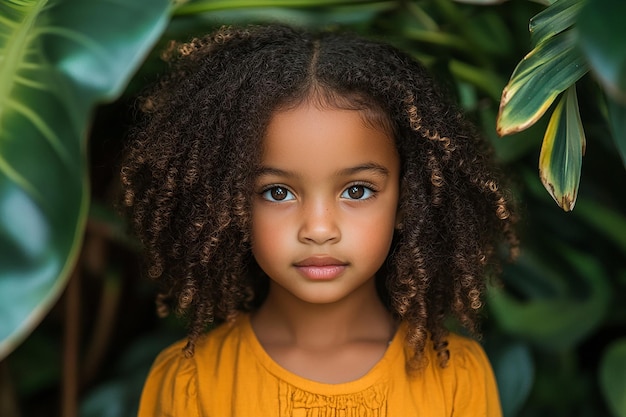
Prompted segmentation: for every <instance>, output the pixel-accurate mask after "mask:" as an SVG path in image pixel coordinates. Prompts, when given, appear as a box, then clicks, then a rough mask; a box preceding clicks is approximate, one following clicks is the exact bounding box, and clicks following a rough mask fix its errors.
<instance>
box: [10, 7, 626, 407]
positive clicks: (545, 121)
mask: <svg viewBox="0 0 626 417" xmlns="http://www.w3.org/2000/svg"><path fill="white" fill-rule="evenodd" d="M623 16H626V2H624V1H623V0H586V1H585V0H558V1H556V2H555V1H552V0H542V1H528V0H509V1H504V0H500V1H496V0H464V1H454V0H413V1H409V0H405V1H400V0H395V1H391V0H390V1H367V0H360V1H358V0H352V1H349V0H344V1H338V0H317V1H314V0H310V1H309V0H256V1H254V0H248V1H244V0H221V1H220V0H196V1H193V0H191V1H178V2H174V3H171V2H169V1H167V0H127V1H125V2H110V1H108V0H90V1H84V0H32V1H28V0H0V415H1V416H2V417H16V416H64V417H66V416H67V417H74V416H77V415H81V416H85V417H95V416H103V417H104V416H110V417H114V416H133V415H135V413H136V408H137V402H138V398H139V394H140V390H141V386H142V384H143V380H144V378H145V376H146V374H147V371H148V368H149V366H150V364H151V362H152V360H153V359H154V357H155V356H156V354H157V353H158V352H159V351H160V350H161V349H162V348H163V347H165V346H166V345H167V344H168V343H170V342H172V341H174V340H176V339H179V338H181V337H183V336H184V334H185V329H184V324H183V323H182V322H180V321H178V320H176V319H175V318H168V319H165V320H160V319H157V318H156V314H155V311H154V294H155V288H154V286H153V285H152V284H151V283H150V282H149V281H147V280H146V279H144V278H143V277H142V273H141V262H140V257H139V249H138V246H137V244H136V242H134V241H133V240H132V239H130V238H129V237H128V236H127V234H126V233H125V226H124V224H123V222H122V221H121V220H120V219H119V218H118V217H117V216H116V214H115V213H116V212H115V208H114V204H115V201H116V198H117V195H118V173H117V168H118V164H119V157H120V153H121V152H122V149H123V146H124V141H125V134H126V131H127V129H128V127H129V126H130V125H131V124H132V120H133V115H134V113H135V111H136V109H135V107H134V101H133V97H134V96H135V95H136V94H137V93H138V92H139V91H140V90H141V89H142V88H143V87H145V86H146V85H147V84H148V83H150V82H151V81H153V80H154V79H155V77H156V76H157V75H158V74H160V73H162V72H163V71H165V70H166V66H165V65H164V64H163V62H162V61H161V60H160V59H159V53H160V51H162V50H163V48H164V47H165V45H166V44H167V42H168V41H169V40H171V39H177V40H188V39H189V38H190V37H192V36H194V35H200V34H203V33H206V32H208V31H210V30H211V29H214V28H217V27H219V26H222V25H225V24H242V23H263V22H277V21H278V22H284V23H289V24H294V25H298V26H306V27H311V28H330V29H336V30H351V31H355V32H358V33H361V34H363V35H365V36H370V37H374V38H377V39H382V40H385V41H387V42H390V43H392V44H394V45H396V46H398V47H400V48H402V49H404V50H406V51H408V52H410V53H411V54H412V55H413V56H414V57H415V58H416V59H418V60H420V61H421V62H423V63H424V64H425V65H426V66H427V67H429V68H430V70H431V72H432V73H433V74H434V75H435V77H436V78H437V79H438V80H439V81H440V83H441V84H442V85H443V86H444V87H445V88H446V89H447V90H448V91H449V92H450V94H452V95H454V96H455V97H456V99H457V100H458V102H459V103H460V104H461V105H462V106H463V108H464V109H465V111H466V112H467V114H468V115H469V117H471V118H472V119H473V120H474V121H475V122H476V124H477V125H478V126H480V128H481V129H482V131H483V132H484V134H485V136H486V137H487V138H488V139H489V140H490V141H491V143H492V144H493V146H494V148H495V150H496V153H497V157H498V159H499V162H500V163H502V164H503V166H504V167H505V170H506V172H507V173H508V174H509V175H510V177H511V179H512V180H513V185H514V192H515V194H516V196H517V198H518V200H519V202H520V208H521V211H522V222H521V224H520V234H521V239H522V250H521V256H520V258H519V260H518V261H517V262H516V263H515V264H509V265H507V266H506V267H505V269H504V274H503V277H502V281H501V282H500V283H498V284H496V285H493V286H492V287H490V290H489V294H488V300H487V309H486V310H485V321H484V324H483V329H482V332H483V334H484V338H483V341H484V343H485V347H486V350H487V353H488V355H489V357H490V359H491V361H492V363H493V366H494V370H495V373H496V377H497V379H498V385H499V388H500V393H501V398H502V404H503V409H504V414H505V416H506V417H514V416H520V417H532V416H556V417H558V416H607V417H626V193H625V192H624V191H625V187H626V169H625V161H626V47H625V46H624V39H626V25H624V23H623V21H622V20H623ZM529 26H530V31H529ZM503 91H504V94H503ZM498 133H499V134H501V135H504V137H499V135H498ZM583 155H584V156H583Z"/></svg>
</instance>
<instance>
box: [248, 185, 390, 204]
mask: <svg viewBox="0 0 626 417" xmlns="http://www.w3.org/2000/svg"><path fill="white" fill-rule="evenodd" d="M354 187H362V188H363V189H364V192H363V194H364V195H365V197H363V196H361V197H360V198H350V197H348V196H346V197H344V194H346V193H349V190H350V189H351V188H354ZM277 189H282V190H284V192H285V198H283V199H282V200H278V199H276V198H274V197H272V196H271V192H272V191H273V190H277ZM377 193H378V189H377V188H376V187H375V186H373V185H372V184H370V183H365V182H355V183H352V184H350V185H348V186H347V187H346V188H345V189H344V190H343V191H342V192H341V198H345V199H347V200H350V201H363V200H369V199H371V198H374V197H376V194H377ZM259 195H260V196H261V197H262V198H263V199H264V200H267V201H269V202H272V203H280V202H283V201H291V200H294V199H295V196H294V195H293V192H292V191H291V190H289V188H288V187H285V186H284V185H280V184H275V185H269V186H267V187H264V188H263V189H262V190H261V191H260V192H259ZM290 196H291V197H290ZM288 197H290V198H288Z"/></svg>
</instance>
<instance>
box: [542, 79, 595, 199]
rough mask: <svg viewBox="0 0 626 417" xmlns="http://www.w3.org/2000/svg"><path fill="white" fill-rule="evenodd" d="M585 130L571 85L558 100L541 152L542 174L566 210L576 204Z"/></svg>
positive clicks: (544, 184) (550, 189)
mask: <svg viewBox="0 0 626 417" xmlns="http://www.w3.org/2000/svg"><path fill="white" fill-rule="evenodd" d="M584 154H585V132H584V130H583V124H582V121H581V120H580V113H579V111H578V99H577V98H576V87H575V86H572V87H570V88H568V89H567V91H566V92H565V93H564V94H563V97H561V100H560V101H559V103H558V104H557V106H556V108H555V109H554V112H553V113H552V117H551V118H550V123H548V128H547V129H546V134H545V136H544V137H543V143H542V145H541V153H540V154H539V177H540V178H541V182H542V183H543V186H544V187H545V188H546V190H548V192H549V193H550V195H551V196H552V198H553V199H554V201H556V203H557V204H558V205H559V207H561V208H562V209H563V210H565V211H571V210H572V209H573V208H574V204H576V196H577V195H578V184H579V182H580V171H581V168H582V159H583V155H584Z"/></svg>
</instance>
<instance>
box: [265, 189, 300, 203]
mask: <svg viewBox="0 0 626 417" xmlns="http://www.w3.org/2000/svg"><path fill="white" fill-rule="evenodd" d="M261 196H262V197H263V198H264V199H266V200H268V201H290V200H293V199H295V196H294V195H293V193H292V192H291V191H289V190H288V189H287V188H285V187H281V186H280V185H275V186H273V187H270V188H266V189H265V190H263V192H262V193H261Z"/></svg>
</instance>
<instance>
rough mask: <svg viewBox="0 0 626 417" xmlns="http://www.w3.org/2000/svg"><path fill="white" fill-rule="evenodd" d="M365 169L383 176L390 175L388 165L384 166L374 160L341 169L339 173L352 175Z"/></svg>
mask: <svg viewBox="0 0 626 417" xmlns="http://www.w3.org/2000/svg"><path fill="white" fill-rule="evenodd" d="M364 171H371V172H372V173H374V174H378V175H380V176H382V177H388V176H389V170H388V169H387V168H386V167H384V166H383V165H380V164H377V163H374V162H368V163H366V164H361V165H357V166H355V167H350V168H345V169H342V170H341V171H339V175H340V176H350V175H354V174H359V173H361V172H364Z"/></svg>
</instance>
